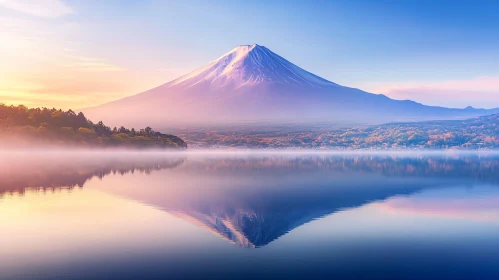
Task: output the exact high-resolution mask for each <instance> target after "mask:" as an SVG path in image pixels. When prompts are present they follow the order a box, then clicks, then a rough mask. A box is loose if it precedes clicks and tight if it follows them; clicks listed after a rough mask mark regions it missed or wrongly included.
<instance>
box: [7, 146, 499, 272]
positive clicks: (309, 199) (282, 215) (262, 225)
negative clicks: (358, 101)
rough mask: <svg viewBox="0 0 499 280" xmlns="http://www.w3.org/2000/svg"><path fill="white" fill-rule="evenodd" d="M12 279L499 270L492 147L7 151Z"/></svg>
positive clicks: (498, 177)
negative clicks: (400, 151)
mask: <svg viewBox="0 0 499 280" xmlns="http://www.w3.org/2000/svg"><path fill="white" fill-rule="evenodd" d="M0 248H1V249H0V278H1V279H234V278H237V279H256V278H259V279H265V278H279V277H286V278H307V279H312V278H313V279H333V278H335V279H499V266H498V264H499V250H498V248H499V157H498V156H494V155H485V156H484V155H481V156H477V155H472V154H468V155H461V156H458V155H411V156H401V155H398V156H389V155H351V156H347V155H329V156H328V155H304V154H299V155H298V154H297V155H293V154H273V155H271V154H269V155H253V156H249V155H227V154H225V155H218V156H217V155H194V154H189V155H165V154H138V153H126V154H125V153H124V154H110V153H101V154H98V153H54V154H51V153H46V154H30V155H27V154H6V155H3V156H2V158H1V159H0Z"/></svg>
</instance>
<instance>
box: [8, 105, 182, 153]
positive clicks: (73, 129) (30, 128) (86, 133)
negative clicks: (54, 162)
mask: <svg viewBox="0 0 499 280" xmlns="http://www.w3.org/2000/svg"><path fill="white" fill-rule="evenodd" d="M0 132H1V135H0V138H4V139H9V138H10V139H14V138H15V139H19V140H20V141H23V140H27V141H31V142H32V141H36V142H44V143H50V144H68V145H78V146H86V147H94V146H97V147H143V148H147V147H149V148H181V149H183V148H187V144H186V143H185V142H184V141H183V140H182V139H181V138H179V137H177V136H174V135H170V134H163V133H160V132H157V131H154V130H153V129H152V128H151V127H146V128H142V129H137V130H136V129H134V128H130V129H128V128H125V127H124V126H121V127H119V128H118V127H114V128H111V127H109V126H106V125H105V124H104V123H103V122H102V121H99V122H97V123H93V122H92V121H90V120H89V119H87V118H86V117H85V115H84V114H83V113H81V112H80V113H75V112H74V111H73V110H67V111H64V110H61V109H55V108H53V109H49V108H27V107H26V106H23V105H19V106H12V105H11V106H7V105H3V104H0Z"/></svg>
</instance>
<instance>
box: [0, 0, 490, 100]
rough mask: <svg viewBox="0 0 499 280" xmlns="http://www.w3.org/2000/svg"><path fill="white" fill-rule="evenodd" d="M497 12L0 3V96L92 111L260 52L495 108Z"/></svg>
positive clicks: (382, 87)
mask: <svg viewBox="0 0 499 280" xmlns="http://www.w3.org/2000/svg"><path fill="white" fill-rule="evenodd" d="M40 3H42V4H40ZM498 14H499V1H446V0H439V1H426V0H420V1H409V0H399V1H395V0H394V1H383V0H378V1H367V0H364V1H355V0H350V1H347V0H345V1H318V0H317V1H277V0H274V1H215V0H210V1H197V0H196V1H153V0H128V1H117V0H116V1H113V0H108V1H97V0H23V1H16V0H0V24H1V25H0V28H1V29H0V30H2V29H3V30H6V31H8V32H6V34H8V35H7V36H6V37H5V38H3V40H4V41H8V42H11V44H12V42H15V44H13V45H12V46H11V47H10V49H9V48H8V47H9V46H7V47H5V46H3V47H0V58H1V59H4V61H5V59H6V60H7V61H8V62H10V63H11V66H12V67H9V66H4V67H1V66H0V74H1V75H0V76H4V77H8V83H7V82H5V81H2V80H1V79H0V98H1V97H2V95H4V99H5V98H7V99H9V98H8V96H7V95H8V94H7V93H6V92H7V91H9V90H10V92H13V91H14V92H15V90H16V89H18V88H21V89H23V91H22V92H21V90H19V89H18V90H19V92H20V93H19V94H18V95H17V96H22V97H23V98H17V99H16V98H15V97H12V96H10V99H12V102H14V103H15V102H16V100H17V102H22V101H27V100H28V99H29V100H35V101H34V102H32V103H33V104H34V105H36V104H44V102H46V103H50V102H53V100H52V99H54V98H56V99H57V98H59V99H58V100H59V101H60V102H59V103H58V104H60V106H62V107H65V106H66V107H67V106H73V105H71V104H72V103H71V102H75V100H77V101H78V102H79V103H80V104H81V103H84V104H86V105H97V104H100V103H103V102H107V101H110V100H112V99H116V98H120V97H123V96H126V95H130V94H134V93H137V92H140V91H142V90H146V89H149V88H152V87H154V86H156V85H158V84H161V83H164V82H167V81H169V80H171V79H173V78H175V77H177V76H179V75H182V74H184V73H186V72H188V71H190V70H193V69H195V68H197V67H199V66H202V65H204V64H206V63H207V62H209V61H211V60H213V59H215V58H217V57H219V56H220V55H222V54H224V53H225V52H227V51H229V50H230V49H232V48H233V47H234V46H236V45H240V44H253V43H258V44H260V45H264V46H266V47H268V48H270V49H271V50H273V51H274V52H276V53H278V54H280V55H281V56H283V57H285V58H287V59H288V60H290V61H291V62H294V63H296V64H297V65H299V66H301V67H303V68H305V69H306V70H308V71H311V72H313V73H315V74H318V75H320V76H322V77H324V78H326V79H329V80H331V81H333V82H336V83H339V84H342V85H346V86H352V87H358V88H361V89H364V90H366V91H370V92H375V93H384V94H387V95H388V96H391V97H393V98H396V99H412V100H415V101H419V102H422V103H424V104H430V105H442V106H450V107H464V106H467V105H472V106H475V107H486V108H490V107H499V98H498V97H499V63H497V61H499V36H497V34H498V29H499V16H497V15H498ZM13 26H14V27H13ZM0 39H2V38H1V35H0ZM26 41H28V43H26ZM19 45H21V46H23V48H22V50H23V52H19V51H18V49H19ZM2 48H3V49H2ZM14 50H15V51H14ZM24 52H25V53H26V55H24ZM34 53H38V54H39V57H36V58H33V55H34ZM61 53H63V54H64V56H63V57H60V56H61V55H60V54H61ZM2 54H3V55H2ZM13 56H15V59H14V58H13ZM52 57H57V59H55V58H54V59H53V60H51V59H50V58H52ZM47 58H49V59H47ZM19 61H20V62H21V63H20V62H19ZM33 61H36V63H35V62H33ZM14 63H15V64H16V65H15V66H14ZM68 65H70V66H69V68H68ZM23 67H24V68H23ZM82 67H83V68H85V71H84V72H82V71H81V69H82ZM47 72H49V73H50V75H49V74H47ZM70 74H71V75H70ZM41 77H42V78H41ZM54 77H57V78H54ZM60 77H65V78H64V79H62V78H60ZM6 79H7V78H6ZM76 79H78V80H76ZM16 81H17V82H16ZM5 84H8V86H5ZM25 84H28V85H29V87H26V86H23V85H25ZM54 84H56V85H59V84H61V85H64V86H58V87H56V88H54V86H53V85H54ZM80 84H81V85H80ZM89 84H95V86H94V87H92V86H89ZM2 86H3V88H2ZM26 88H28V89H26ZM33 88H34V89H35V90H33ZM13 89H14V90H13ZM49 91H50V92H52V94H49V93H48V92H49ZM11 95H12V94H11ZM5 96H7V97H5ZM64 96H66V97H67V96H70V98H65V97H64ZM61 100H62V101H61Z"/></svg>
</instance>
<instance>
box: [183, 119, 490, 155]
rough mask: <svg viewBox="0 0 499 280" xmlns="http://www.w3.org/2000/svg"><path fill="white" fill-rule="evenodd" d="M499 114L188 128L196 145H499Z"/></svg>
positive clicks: (187, 133) (185, 133)
mask: <svg viewBox="0 0 499 280" xmlns="http://www.w3.org/2000/svg"><path fill="white" fill-rule="evenodd" d="M498 124H499V114H494V115H489V116H483V117H477V118H472V119H467V120H464V121H456V120H451V121H427V122H415V123H390V124H383V125H376V126H363V127H356V128H338V127H331V126H330V127H327V126H326V125H321V126H314V127H306V126H296V127H294V128H292V127H282V126H274V127H271V126H267V127H265V128H261V127H260V128H256V127H251V126H249V125H245V126H242V127H241V128H240V129H236V128H231V129H216V130H215V129H212V130H209V129H204V130H199V129H198V130H185V131H182V132H179V133H178V134H179V136H180V137H182V138H183V139H186V142H187V143H188V144H189V146H190V147H191V148H248V149H254V148H267V149H284V148H302V149H348V150H351V149H379V150H382V149H480V148H486V149H497V148H499V125H498Z"/></svg>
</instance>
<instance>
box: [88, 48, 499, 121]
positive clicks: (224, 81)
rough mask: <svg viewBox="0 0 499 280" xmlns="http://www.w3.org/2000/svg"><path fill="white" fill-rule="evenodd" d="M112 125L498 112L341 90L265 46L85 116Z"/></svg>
mask: <svg viewBox="0 0 499 280" xmlns="http://www.w3.org/2000/svg"><path fill="white" fill-rule="evenodd" d="M83 112H84V113H85V114H86V115H88V116H89V117H90V118H92V119H98V120H103V121H106V122H108V123H110V124H114V123H118V122H119V123H125V124H127V125H142V124H147V125H153V126H155V127H178V126H192V125H213V124H221V123H232V124H234V123H238V122H261V121H267V122H272V123H316V122H321V123H324V122H331V123H335V122H339V121H341V122H362V123H371V124H376V123H384V122H393V121H422V120H439V119H465V118H469V117H475V116H480V115H486V114H492V113H497V112H499V110H498V109H491V110H485V109H475V108H472V107H467V108H465V109H451V108H444V107H437V106H425V105H422V104H420V103H417V102H414V101H410V100H404V101H400V100H393V99H390V98H388V97H386V96H385V95H379V94H371V93H368V92H365V91H362V90H359V89H355V88H349V87H345V86H341V85H338V84H336V83H333V82H331V81H328V80H326V79H323V78H321V77H319V76H317V75H314V74H312V73H310V72H308V71H306V70H304V69H302V68H300V67H298V66H296V65H295V64H293V63H291V62H289V61H288V60H286V59H285V58H283V57H281V56H279V55H278V54H276V53H274V52H272V51H271V50H269V49H268V48H266V47H264V46H260V45H257V44H253V45H241V46H237V47H235V48H233V49H232V50H230V51H229V52H228V53H226V54H225V55H223V56H221V57H219V58H217V59H216V60H214V61H212V62H210V63H209V64H208V65H206V66H204V67H201V68H198V69H196V70H194V71H192V72H191V73H188V74H186V75H184V76H181V77H179V78H177V79H175V80H173V81H170V82H168V83H166V84H163V85H161V86H159V87H156V88H153V89H151V90H148V91H146V92H143V93H140V94H137V95H133V96H130V97H127V98H123V99H120V100H117V101H113V102H110V103H107V104H104V105H101V106H97V107H93V108H88V109H84V110H83Z"/></svg>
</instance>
